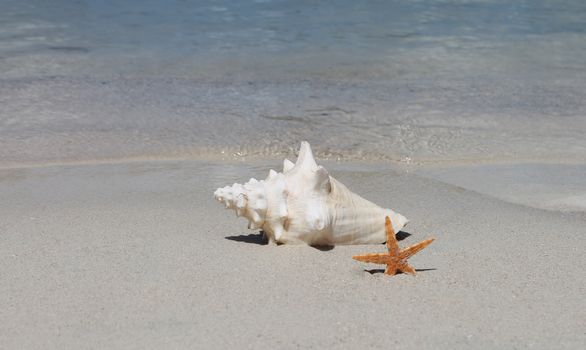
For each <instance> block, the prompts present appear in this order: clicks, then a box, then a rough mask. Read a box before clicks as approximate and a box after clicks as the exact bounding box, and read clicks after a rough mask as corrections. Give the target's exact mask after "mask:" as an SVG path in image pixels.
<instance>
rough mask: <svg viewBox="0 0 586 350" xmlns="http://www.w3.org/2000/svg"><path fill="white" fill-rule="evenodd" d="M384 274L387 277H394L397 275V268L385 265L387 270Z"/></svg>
mask: <svg viewBox="0 0 586 350" xmlns="http://www.w3.org/2000/svg"><path fill="white" fill-rule="evenodd" d="M385 273H386V274H387V275H391V276H394V275H396V274H397V266H396V265H387V268H386V269H385Z"/></svg>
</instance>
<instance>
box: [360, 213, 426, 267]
mask: <svg viewBox="0 0 586 350" xmlns="http://www.w3.org/2000/svg"><path fill="white" fill-rule="evenodd" d="M385 229H386V231H387V248H388V249H389V252H388V253H372V254H366V255H355V256H353V257H352V259H354V260H358V261H362V262H367V263H374V264H386V265H387V268H386V269H385V273H386V274H387V275H391V276H392V275H394V274H396V273H397V272H403V273H408V274H411V275H415V269H414V268H413V267H412V266H411V265H409V264H408V263H407V259H408V258H410V257H411V256H413V255H415V254H416V253H417V252H419V251H420V250H422V249H423V248H425V247H427V246H428V245H429V244H430V243H431V242H433V240H434V239H435V238H430V239H426V240H425V241H421V242H419V243H417V244H414V245H412V246H410V247H408V248H405V249H403V250H399V243H397V238H396V237H395V231H394V230H393V225H391V219H390V218H389V217H388V216H387V217H386V218H385Z"/></svg>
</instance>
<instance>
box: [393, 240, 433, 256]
mask: <svg viewBox="0 0 586 350" xmlns="http://www.w3.org/2000/svg"><path fill="white" fill-rule="evenodd" d="M434 239H435V238H430V239H426V240H425V241H421V242H419V243H416V244H414V245H412V246H410V247H407V248H405V249H403V250H402V251H401V252H400V253H399V258H401V259H407V258H409V257H412V256H413V255H415V254H417V253H418V252H419V251H420V250H422V249H423V248H425V247H427V246H428V245H430V244H431V242H433V240H434Z"/></svg>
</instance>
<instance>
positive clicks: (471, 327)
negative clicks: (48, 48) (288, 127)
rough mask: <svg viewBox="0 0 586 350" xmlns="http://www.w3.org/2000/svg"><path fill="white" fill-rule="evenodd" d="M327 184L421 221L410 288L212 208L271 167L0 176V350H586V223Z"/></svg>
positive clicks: (418, 181) (436, 195) (392, 183)
mask: <svg viewBox="0 0 586 350" xmlns="http://www.w3.org/2000/svg"><path fill="white" fill-rule="evenodd" d="M271 165H273V166H277V163H275V164H271ZM329 168H330V170H331V172H332V173H333V174H334V175H335V176H336V177H337V178H338V179H340V180H341V181H342V182H344V183H346V184H347V185H348V186H349V187H350V188H351V189H353V190H355V191H356V192H357V193H359V194H362V195H363V196H364V197H366V198H368V199H370V200H372V201H374V202H376V203H379V204H380V205H383V206H389V207H392V208H394V209H396V210H398V211H399V212H401V213H402V214H404V215H406V216H407V217H408V218H409V219H411V223H410V224H409V226H408V227H407V228H406V231H408V232H409V233H411V234H412V235H411V236H410V237H407V238H406V239H404V240H403V241H401V242H400V244H401V245H402V246H404V245H407V244H412V243H415V242H417V241H419V240H422V239H424V238H427V237H429V236H432V235H433V236H435V237H436V238H437V240H436V241H435V242H434V243H433V244H432V245H431V246H429V247H428V248H426V249H425V250H423V251H422V252H420V253H419V254H418V255H416V256H415V257H414V258H412V259H411V263H412V264H413V265H414V266H415V267H416V268H417V269H421V271H420V272H419V273H418V275H417V276H416V277H412V276H407V275H399V276H395V277H392V278H389V277H388V276H385V275H383V274H381V273H373V274H371V273H369V272H366V271H365V269H376V268H378V266H375V265H367V264H362V263H358V262H356V261H354V260H352V259H351V256H352V255H353V254H357V253H364V252H374V251H384V249H385V247H384V246H383V245H380V246H378V245H376V246H348V247H335V248H334V249H331V250H319V249H316V248H312V247H308V246H279V247H277V246H271V245H261V244H257V243H258V240H257V238H256V237H255V236H254V235H253V236H248V235H249V234H251V233H252V232H249V231H247V230H246V229H245V226H246V225H245V222H244V221H243V220H242V219H240V220H239V219H237V218H235V217H234V215H233V213H231V212H229V211H226V210H225V209H223V208H222V207H221V206H220V205H219V204H217V203H215V202H214V200H213V198H212V192H213V190H214V189H215V188H216V187H218V186H220V185H226V184H230V183H232V182H234V181H235V180H245V179H247V178H248V176H257V177H263V176H264V175H265V173H266V170H267V167H266V166H265V165H249V164H244V163H240V164H227V163H226V164H211V163H201V162H159V163H134V164H120V165H95V166H90V165H88V166H77V167H46V168H36V169H12V170H9V169H7V170H0V198H2V200H1V202H0V263H1V265H2V276H1V283H0V305H2V308H0V344H1V346H0V347H2V348H6V349H50V348H53V349H57V348H58V349H90V348H104V349H106V348H107V349H118V348H138V349H145V348H148V349H161V348H190V349H193V348H196V349H204V348H219V349H223V348H244V349H247V348H250V349H252V348H254V349H275V348H326V347H327V348H386V349H390V348H402V349H425V348H427V349H437V348H444V349H458V348H460V349H463V348H466V349H468V348H493V349H494V348H534V349H551V348H566V349H569V348H573V349H578V348H583V347H585V346H586V333H585V331H584V330H585V329H586V301H585V300H586V299H585V298H584V295H586V283H585V280H586V278H585V273H584V271H585V269H586V260H585V258H584V252H585V248H586V243H585V240H584V237H583V235H584V233H585V227H586V214H585V213H562V212H555V211H544V210H539V209H532V208H528V207H523V206H518V205H514V204H508V203H505V202H501V201H499V200H496V199H492V198H488V197H485V196H483V195H480V194H477V193H474V192H470V191H468V190H465V189H462V188H459V187H455V186H451V185H446V184H442V183H439V182H436V181H434V180H429V179H424V178H419V177H417V176H414V175H407V174H403V173H396V172H392V171H390V170H388V171H376V172H356V171H348V170H340V168H338V169H336V167H335V166H334V167H331V166H329ZM252 234H253V233H252ZM227 237H232V238H231V239H227Z"/></svg>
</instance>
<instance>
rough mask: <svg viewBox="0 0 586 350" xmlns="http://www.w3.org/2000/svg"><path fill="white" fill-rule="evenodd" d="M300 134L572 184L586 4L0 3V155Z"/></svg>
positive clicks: (352, 148)
mask: <svg viewBox="0 0 586 350" xmlns="http://www.w3.org/2000/svg"><path fill="white" fill-rule="evenodd" d="M300 140H308V141H310V142H311V144H312V145H313V147H314V149H315V151H316V153H317V155H318V156H319V157H320V158H322V159H324V158H325V159H333V160H352V159H354V160H366V161H375V162H396V163H401V164H413V165H416V166H421V167H424V168H425V167H432V168H433V167H440V168H441V167H444V166H450V167H452V166H454V165H458V166H460V167H461V166H477V165H478V166H487V165H491V164H501V165H502V164H506V166H514V167H515V166H516V167H521V168H522V167H524V166H525V165H526V164H532V165H531V167H532V168H531V169H532V171H536V168H534V167H535V166H539V164H547V165H544V167H546V168H547V169H545V168H544V171H545V172H546V173H547V174H555V171H554V172H552V171H551V168H550V166H552V165H553V166H554V167H556V166H557V169H558V170H557V171H558V172H560V173H564V174H565V173H567V174H568V176H571V177H572V178H577V179H578V185H576V186H577V187H572V188H573V190H572V193H571V195H572V196H573V197H572V198H582V197H581V196H583V195H584V193H586V185H585V186H580V183H581V184H582V185H584V184H586V174H583V171H582V172H580V171H578V172H577V171H576V169H583V168H580V165H581V164H584V163H586V2H584V1H581V0H568V1H547V0H527V1H500V0H476V1H475V0H468V1H466V0H459V1H458V0H445V1H424V0H422V1H347V0H342V1H302V0H296V1H285V0H281V1H278V0H257V1H149V0H141V1H136V0H128V1H97V0H96V1H65V0H55V1H41V0H37V1H35V0H19V1H14V0H0V165H2V166H22V165H31V164H32V165H35V164H47V163H61V162H92V161H100V160H102V161H103V160H107V161H113V160H117V161H118V160H120V161H124V160H125V159H137V158H138V159H152V158H157V159H159V158H162V159H166V158H177V157H188V158H203V157H207V158H210V157H211V158H230V159H234V158H236V159H246V157H280V156H285V155H288V156H292V155H294V153H295V149H296V148H297V147H298V144H299V141H300ZM576 165H577V166H578V168H576V167H575V166H576ZM454 169H455V168H454ZM507 169H509V168H507ZM564 169H567V171H565V170H564ZM466 171H468V170H466ZM474 171H476V170H474ZM507 171H508V170H507ZM423 173H425V174H427V175H429V176H433V174H435V173H434V172H433V171H429V172H423ZM440 173H441V177H442V179H443V180H445V178H444V177H445V176H446V174H447V173H446V172H445V171H443V170H441V171H440ZM537 173H540V172H539V171H537ZM475 174H477V173H476V172H475ZM482 174H483V173H482V172H481V173H480V175H479V176H480V177H482ZM507 174H515V172H514V171H508V172H507ZM576 174H578V175H576ZM493 175H494V173H493ZM493 175H491V176H493ZM581 175H585V176H583V177H582V176H581ZM438 178H439V177H438ZM453 178H458V176H456V175H454V176H453ZM497 178H500V179H503V181H505V180H504V179H507V178H511V177H510V176H509V175H507V176H504V175H503V176H501V177H498V176H497ZM535 178H536V179H539V178H540V177H539V176H536V177H535ZM553 178H554V179H555V176H553ZM516 179H517V180H518V178H516ZM559 179H560V180H559V181H558V182H559V183H561V184H562V185H563V183H564V182H565V181H566V180H563V179H567V178H566V177H564V176H561V177H560V178H559ZM517 180H515V181H517ZM580 181H581V182H580ZM464 182H466V181H464ZM464 182H461V181H460V182H458V183H461V184H462V183H464ZM537 182H539V181H537ZM553 182H555V180H551V177H550V176H549V175H548V180H547V181H541V182H540V183H541V185H542V187H543V188H548V189H550V190H551V189H552V188H554V187H555V186H554V185H553ZM466 183H467V182H466ZM466 186H468V187H469V188H471V189H475V190H479V189H477V188H476V187H475V186H474V185H473V184H468V185H466ZM552 186H553V187H552ZM581 189H583V190H581ZM496 192H498V191H496ZM513 192H514V191H513ZM521 192H522V191H521ZM537 192H539V191H537ZM546 192H547V191H546ZM550 192H551V191H550ZM550 192H548V193H550ZM519 193H520V192H519ZM507 199H510V198H507ZM521 202H522V201H521ZM562 202H563V201H562ZM578 202H580V201H578ZM523 203H524V204H525V202H523ZM556 203H557V202H556ZM563 203H565V202H563ZM580 203H582V202H580ZM575 207H576V206H575V205H574V206H573V208H575ZM577 207H580V205H578V206H577Z"/></svg>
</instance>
